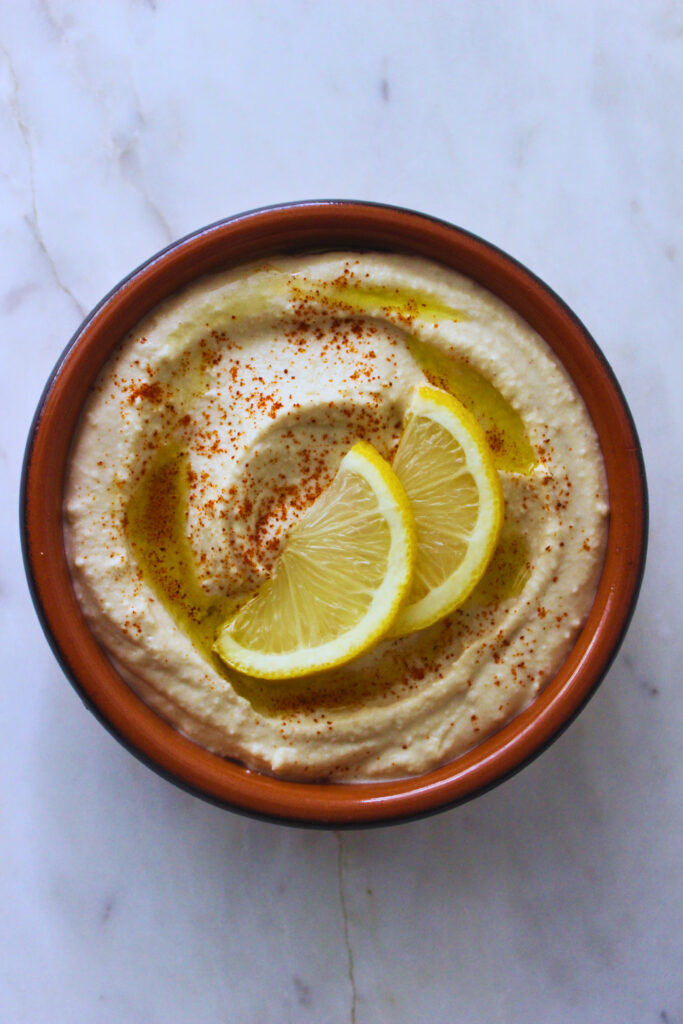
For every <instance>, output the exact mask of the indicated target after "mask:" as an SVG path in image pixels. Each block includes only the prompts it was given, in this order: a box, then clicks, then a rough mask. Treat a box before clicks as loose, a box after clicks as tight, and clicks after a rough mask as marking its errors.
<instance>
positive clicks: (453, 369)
mask: <svg viewBox="0 0 683 1024" xmlns="http://www.w3.org/2000/svg"><path fill="white" fill-rule="evenodd" d="M407 345H408V349H409V351H410V354H411V355H412V357H413V359H414V360H415V362H416V363H417V364H418V366H419V367H420V369H421V370H422V372H423V373H424V374H425V376H426V377H427V378H428V380H429V381H430V382H431V383H432V384H434V385H435V386H436V387H440V388H443V390H444V391H448V392H450V394H452V395H453V396H454V397H455V398H457V399H458V401H460V402H462V404H463V405H464V406H465V408H466V409H469V411H470V412H471V413H472V415H473V416H474V417H475V419H476V420H477V421H478V423H479V425H480V427H481V428H482V430H483V431H484V434H485V435H486V440H487V441H488V444H489V448H490V449H491V454H492V455H493V461H494V463H495V466H496V469H499V470H501V471H502V472H504V473H521V474H523V475H524V476H528V475H529V474H530V473H531V472H532V470H533V469H534V466H536V464H537V461H538V460H537V457H536V452H535V451H534V448H533V445H532V444H531V442H530V440H529V437H528V435H527V432H526V428H525V427H524V423H523V421H522V417H521V416H520V415H519V413H518V412H517V410H516V409H514V408H513V407H512V405H510V403H509V402H508V401H507V399H506V398H505V397H504V396H503V395H502V394H501V393H500V391H499V390H498V388H496V387H495V386H494V385H493V384H492V383H491V382H490V381H489V380H488V379H487V378H486V377H485V376H484V374H483V373H480V372H479V370H476V369H475V368H474V367H473V366H470V364H469V363H466V362H465V361H464V360H462V359H454V358H453V357H451V356H449V355H446V354H445V353H444V352H442V351H441V350H440V349H437V348H435V346H434V345H430V344H428V343H427V342H424V341H421V340H420V339H419V338H416V337H415V336H414V335H410V336H409V337H408V338H407Z"/></svg>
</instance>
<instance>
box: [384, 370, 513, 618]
mask: <svg viewBox="0 0 683 1024" xmlns="http://www.w3.org/2000/svg"><path fill="white" fill-rule="evenodd" d="M394 472H395V473H396V475H397V476H398V478H399V480H400V481H401V483H402V484H403V486H404V488H405V491H406V494H407V495H408V498H409V500H410V504H411V506H412V509H413V514H414V516H415V525H416V527H417V560H416V562H415V572H414V575H413V585H412V589H411V591H410V593H409V595H408V598H407V600H406V603H405V604H404V606H403V607H402V609H401V611H400V612H399V615H398V617H397V619H396V621H395V623H394V625H393V627H392V630H391V634H392V636H402V635H404V634H406V633H412V632H414V631H415V630H417V629H424V628H425V626H430V625H431V624H432V623H433V622H436V621H437V619H440V618H442V616H444V615H447V614H448V613H449V612H451V611H453V610H454V609H455V608H457V607H458V605H460V604H462V603H463V601H465V599H466V598H467V597H468V596H469V595H470V593H471V592H472V590H474V588H475V586H476V585H477V583H478V582H479V580H480V579H481V577H482V575H483V574H484V570H485V569H486V566H487V565H488V563H489V561H490V559H491V556H492V555H493V551H494V548H495V546H496V543H497V540H498V535H499V533H500V528H501V526H502V522H503V495H502V491H501V487H500V481H499V479H498V474H497V473H496V469H495V466H494V464H493V460H492V457H491V454H490V452H489V448H488V445H487V443H486V438H485V437H484V433H483V431H482V430H481V427H480V426H479V424H478V423H477V422H476V420H475V419H474V417H473V416H472V414H471V413H470V412H468V411H467V409H465V407H464V406H463V405H461V404H460V402H458V401H457V399H455V398H453V397H452V395H449V394H447V392H445V391H441V390H440V389H439V388H434V387H427V386H424V387H419V388H417V389H416V392H415V394H414V395H413V398H412V401H411V405H410V408H409V410H408V418H407V422H406V426H405V429H404V432H403V436H402V437H401V441H400V443H399V446H398V450H397V452H396V457H395V459H394Z"/></svg>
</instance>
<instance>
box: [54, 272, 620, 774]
mask: <svg viewBox="0 0 683 1024" xmlns="http://www.w3.org/2000/svg"><path fill="white" fill-rule="evenodd" d="M425 380H428V381H430V382H431V383H433V384H436V385H438V386H439V387H442V388H445V389H446V390H449V391H450V392H451V393H453V394H454V395H455V396H456V397H457V398H459V399H460V400H461V401H462V402H463V403H464V404H465V405H467V406H468V407H469V408H470V409H471V410H472V412H473V413H474V414H475V416H476V417H477V418H478V419H479V421H480V423H481V425H482V426H483V428H484V430H485V432H486V435H487V438H488V441H489V445H490V447H491V450H492V453H493V456H494V460H495V462H496V465H497V468H498V471H499V473H500V477H501V482H502V486H503V491H504V495H505V522H504V526H503V531H502V534H501V538H500V542H499V545H498V549H497V551H496V553H495V555H494V557H493V560H492V562H491V565H490V566H489V569H488V570H487V572H486V575H485V577H484V579H483V580H482V581H481V583H480V584H479V586H478V587H477V589H476V591H475V592H474V594H473V595H472V597H471V598H470V599H469V600H468V601H467V603H466V605H465V606H463V607H462V608H460V609H458V610H457V611H456V612H454V613H452V614H451V615H449V616H448V617H447V618H446V619H444V620H442V621H441V622H438V623H436V624H435V625H433V626H431V627H429V628H428V629H426V630H423V631H421V632H418V633H415V634H413V635H411V636H407V637H404V638H402V639H399V640H389V641H384V642H381V643H379V644H377V646H376V647H375V648H374V649H373V650H371V651H370V652H369V653H368V654H366V655H364V656H363V657H361V658H358V659H357V660H355V661H353V662H351V663H349V664H347V665H345V666H343V667H342V668H339V669H336V670H330V671H328V672H325V673H320V674H319V675H318V676H314V677H307V678H306V679H302V680H299V681H297V680H293V681H287V682H266V681H261V680H254V679H250V678H247V677H245V676H241V675H239V674H237V673H235V672H234V671H232V670H230V669H228V668H227V667H226V666H225V665H223V664H222V663H221V662H220V660H219V659H218V658H217V657H216V656H215V655H214V654H213V652H212V649H211V648H212V644H213V641H214V639H215V634H216V631H217V629H218V627H219V626H220V625H221V623H222V622H223V620H224V619H225V617H226V616H227V615H228V614H229V612H230V610H231V609H232V608H234V607H235V605H236V603H237V602H238V601H239V600H240V599H243V598H244V595H245V594H247V593H250V592H253V590H254V589H255V587H257V586H258V584H259V583H260V582H261V581H263V580H264V579H265V578H267V576H268V574H269V572H270V571H271V570H272V567H273V565H274V562H275V560H276V559H277V556H278V553H279V551H280V550H281V548H282V545H283V543H284V541H285V539H286V536H287V532H288V530H289V529H290V528H291V526H292V525H293V524H294V523H295V522H296V521H297V519H298V518H299V517H300V516H301V515H302V513H303V512H304V511H305V510H306V509H307V508H308V507H309V506H310V505H311V504H312V503H313V502H314V501H315V499H316V497H317V496H318V495H319V494H320V493H321V492H322V491H323V489H324V488H325V487H326V486H327V485H328V484H329V483H330V482H331V481H332V479H333V478H334V475H335V473H336V471H337V468H338V466H339V463H340V461H341V459H342V457H343V456H344V454H345V453H346V452H347V451H348V450H349V449H350V448H351V447H352V445H353V444H354V443H355V442H356V441H357V440H359V439H364V440H366V441H369V442H371V443H372V444H373V445H375V447H376V448H377V449H378V450H379V451H380V453H382V454H383V455H384V456H386V457H387V458H391V456H392V454H393V452H394V451H395V449H396V446H397V443H398V439H399V437H400V434H401V429H402V421H403V417H404V413H405V410H406V407H407V404H408V401H409V399H410V394H411V391H412V389H413V387H414V386H415V385H416V384H420V383H424V382H425ZM606 493H607V492H606V483H605V478H604V469H603V463H602V458H601V454H600V450H599V446H598V441H597V438H596V435H595V431H594V429H593V427H592V424H591V421H590V419H589V417H588V414H587V411H586V409H585V407H584V405H583V402H582V400H581V398H580V396H579V394H578V392H577V390H576V388H575V387H574V385H573V384H572V382H571V380H570V379H569V377H568V375H567V373H566V371H565V370H564V368H563V367H562V365H561V364H560V363H559V361H558V360H557V358H556V357H555V356H554V354H553V353H552V352H551V350H550V348H549V347H548V346H547V344H546V343H545V342H544V341H543V340H542V339H541V338H540V337H539V336H538V335H537V334H536V333H535V332H534V331H533V330H532V329H531V328H530V327H529V325H528V324H526V323H525V322H524V321H523V320H521V319H520V317H519V316H518V315H517V314H516V313H514V312H513V311H512V310H511V309H510V308H509V307H508V306H506V305H505V304H504V303H503V302H501V301H500V300H499V299H497V298H496V297H495V296H493V295H492V294H490V293H489V292H487V291H485V290H484V289H482V288H481V287H479V286H478V285H476V284H474V283H473V282H472V281H470V280H468V279H466V278H464V277H462V276H461V275H459V274H456V273H454V272H453V271H450V270H447V269H445V268H442V267H441V266H438V265H436V264H433V263H429V262H427V261H424V260H421V259H417V258H410V257H406V256H400V255H387V254H356V253H341V254H327V255H316V256H308V257H296V258H282V259H275V260H272V261H270V262H268V263H267V264H258V265H251V266H247V267H241V268H239V269H237V270H230V271H228V272H226V273H222V274H220V275H216V276H212V277H208V278H204V279H202V280H200V281H198V282H196V283H195V284H193V285H192V286H191V287H189V288H187V289H185V290H184V291H182V292H180V293H179V294H176V295H174V296H173V297H172V298H170V299H168V300H167V301H166V302H164V303H163V304H162V305H160V306H159V307H157V308H156V309H155V310H154V311H153V312H152V313H151V314H150V315H149V316H147V317H146V318H145V319H144V320H143V321H142V322H141V323H140V324H138V325H137V327H136V328H135V329H134V330H133V331H132V332H131V333H130V334H129V335H128V336H127V337H126V339H125V340H124V341H123V343H122V344H121V345H120V347H119V348H118V349H117V351H116V353H115V355H114V356H113V358H112V359H111V360H110V361H109V363H108V364H107V366H106V367H105V368H104V370H103V372H102V373H101V375H100V377H99V379H98V382H97V384H96V385H95V387H94V388H93V392H92V396H91V397H90V399H89V401H88V403H87V406H86V408H85V410H84V413H83V417H82V420H81V424H80V427H79V431H78V434H77V437H76V440H75V444H74V448H73V453H72V457H71V461H70V469H69V474H68V479H67V484H66V499H65V530H66V538H67V548H68V551H69V557H70V562H71V567H72V572H73V578H74V584H75V587H76V591H77V595H78V597H79V600H80V602H81V605H82V607H83V609H84V611H85V614H86V616H87V618H88V620H89V622H90V625H91V627H92V629H93V631H94V632H95V634H96V636H97V637H98V638H99V640H100V642H101V643H102V644H103V646H104V647H105V649H106V650H107V652H108V653H109V655H110V656H111V658H112V660H113V661H114V663H115V664H116V666H117V668H118V669H119V671H120V672H121V673H122V675H123V676H124V678H125V679H126V680H127V681H128V683H129V684H130V685H131V686H132V687H133V688H134V689H135V690H136V692H137V693H138V694H139V695H140V696H141V697H142V698H143V699H144V700H145V701H146V702H147V703H148V704H150V705H151V706H152V707H153V708H154V709H155V710H156V711H157V712H158V713H159V714H161V715H162V716H163V717H164V718H166V719H167V720H168V721H170V722H171V723H173V724H174V725H175V726H176V727H177V728H178V729H179V730H181V731H182V732H183V733H184V734H185V735H187V736H188V737H190V738H191V739H193V740H194V741H196V742H197V743H199V744H201V745H202V746H203V747H206V748H207V749H209V750H211V751H214V752H216V753H218V754H221V755H223V756H226V757H230V758H234V759H236V760H239V761H241V762H242V763H244V764H245V765H247V766H248V767H250V768H254V769H259V770H262V771H266V772H271V773H275V774H277V775H281V776H284V777H288V778H296V779H320V778H329V779H336V780H354V781H362V780H369V779H381V778H396V777H400V776H408V775H415V774H418V773H420V772H423V771H426V770H427V769H429V768H433V767H435V766H437V765H439V764H442V763H444V762H446V761H448V760H450V759H451V758H453V757H455V756H457V755H458V754H460V753H462V752H464V751H465V750H467V749H468V748H470V747H472V746H473V745H475V744H477V743H478V742H480V741H481V740H482V739H484V738H485V737H487V736H489V735H491V733H493V732H494V731H495V730H497V729H499V728H500V727H501V726H502V725H503V724H504V723H505V722H507V721H508V720H509V719H510V718H512V717H513V716H514V715H516V714H517V713H518V712H519V711H521V710H522V709H523V708H525V707H526V706H527V705H528V704H529V703H530V702H531V701H532V700H533V699H534V697H535V696H536V695H537V694H538V693H539V691H540V690H541V689H542V688H543V686H544V685H545V684H546V683H547V682H548V681H549V680H550V679H551V678H552V676H553V674H554V673H555V672H556V670H557V669H558V668H559V666H560V665H561V663H562V662H563V660H564V658H565V657H566V655H567V653H568V651H569V649H570V647H571V645H572V643H573V641H574V639H575V638H576V636H577V633H578V631H579V629H580V627H581V625H582V623H583V622H584V620H585V618H586V616H587V614H588V611H589V609H590V606H591V603H592V600H593V597H594V594H595V589H596V586H597V580H598V576H599V572H600V569H601V565H602V560H603V551H604V544H605V537H606V532H607V497H606Z"/></svg>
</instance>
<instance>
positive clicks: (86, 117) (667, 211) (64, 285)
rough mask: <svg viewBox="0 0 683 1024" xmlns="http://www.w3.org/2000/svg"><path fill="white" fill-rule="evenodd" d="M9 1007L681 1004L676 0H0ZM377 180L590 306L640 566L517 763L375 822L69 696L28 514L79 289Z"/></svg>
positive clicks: (457, 1014) (275, 1016) (1, 566)
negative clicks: (137, 751) (534, 745)
mask: <svg viewBox="0 0 683 1024" xmlns="http://www.w3.org/2000/svg"><path fill="white" fill-rule="evenodd" d="M0 94H1V96H2V103H1V104H0V231H1V239H2V259H1V260H0V323H1V324H2V342H1V347H0V352H1V354H2V373H1V374H0V388H1V391H2V398H1V401H2V407H3V409H4V411H5V415H4V424H3V428H2V437H1V439H0V468H1V471H2V504H1V509H0V511H1V515H2V537H3V544H2V547H1V549H0V628H1V630H2V651H3V658H2V663H3V676H4V678H3V683H2V687H1V689H0V721H2V723H3V741H2V744H0V775H1V777H2V780H3V786H2V788H1V789H0V843H1V845H2V852H1V856H0V906H1V907H2V913H1V914H0V1020H2V1021H3V1022H8V1024H17V1022H30V1024H34V1022H36V1024H38V1022H41V1024H42V1022H45V1021H50V1022H51V1024H71V1022H79V1024H81V1022H88V1024H89V1022H93V1024H115V1022H116V1024H119V1022H121V1021H125V1022H133V1024H136V1022H140V1024H154V1022H166V1021H171V1020H172V1021H174V1022H176V1024H205V1022H206V1024H208V1022H216V1021H226V1022H228V1021H239V1022H244V1024H270V1022H273V1024H282V1022H284V1024H286V1022H289V1021H292V1022H294V1021H296V1022H300V1021H308V1020H310V1021H325V1022H331V1024H337V1022H357V1024H361V1022H362V1024H366V1022H368V1024H369V1022H380V1021H381V1022H384V1021H386V1022H392V1024H403V1022H405V1024H412V1022H415V1021H434V1022H437V1024H438V1022H453V1021H462V1022H471V1021H487V1022H488V1021H491V1022H503V1024H508V1022H509V1024H521V1022H528V1021H543V1022H544V1024H574V1022H577V1021H581V1022H589V1024H590V1022H601V1024H625V1022H638V1024H644V1022H648V1024H681V1022H683V957H682V946H681V921H682V920H683V899H682V885H681V861H682V859H683V858H682V854H683V815H682V813H681V797H682V793H683V766H682V758H681V750H682V747H683V743H682V740H681V737H682V735H683V693H682V690H681V676H682V673H681V663H682V661H683V646H682V637H683V628H682V626H683V622H682V615H681V608H682V606H683V587H682V585H681V577H682V571H683V565H682V564H681V554H680V550H681V549H680V542H679V536H680V520H681V516H680V508H681V500H682V498H683V491H682V489H681V468H682V467H681V458H680V452H681V445H682V441H683V436H682V435H683V430H682V420H683V413H682V411H681V410H682V408H683V404H682V403H681V393H683V359H682V357H681V340H680V326H681V323H682V322H683V275H682V268H683V236H682V228H681V225H682V223H683V187H682V177H683V134H682V133H681V125H682V124H683V5H682V4H681V3H680V2H665V0H651V2H647V3H642V2H636V0H628V2H626V0H623V2H620V3H617V2H606V0H600V2H587V0H582V2H577V3H573V4H561V3H559V2H544V3H536V2H531V0H528V2H510V3H505V4H503V3H482V4H479V3H475V2H474V0H470V2H461V3H458V4H455V3H450V2H445V0H444V2H435V0H432V2H424V3H417V2H413V3H410V2H389V0H384V2H380V0H376V2H371V3H368V2H367V0H347V2H346V3H344V4H329V3H324V2H321V3H314V2H311V0H296V2H275V0H270V2H266V0H258V2H250V3H247V2H242V0H240V2H232V3H222V2H219V0H214V2H203V0H199V2H196V3H194V4H191V5H190V4H187V3H183V2H181V0H156V2H155V0H148V2H142V0H140V2H134V0H121V2H120V3H117V4H99V3H97V2H95V0H89V2H85V0H84V2H80V3H78V2H75V0H41V2H38V0H26V2H25V3H21V4H19V3H16V4H13V3H10V2H7V3H4V4H2V5H1V7H0ZM320 197H347V198H359V199H369V200H380V201H384V202H389V203H396V204H400V205H404V206H409V207H413V208H417V209H421V210H425V211H426V212H429V213H432V214H435V215H437V216H440V217H443V218H445V219H448V220H451V221H453V222H455V223H458V224H460V225H462V226H464V227H466V228H468V229H470V230H473V231H475V232H477V233H479V234H481V235H483V236H484V237H486V238H489V239H490V240H492V241H494V242H496V243H497V244H498V245H500V246H502V247H503V248H505V249H507V250H508V251H510V252H511V253H513V254H514V255H516V256H517V257H518V258H519V259H520V260H522V261H523V262H524V263H526V264H527V265H528V266H530V267H531V268H532V269H533V270H534V271H536V272H537V273H538V274H539V275H540V276H541V277H542V278H544V279H545V280H546V281H548V283H549V284H551V285H552V286H553V287H554V288H555V289H556V290H557V291H558V292H559V293H560V294H561V295H562V296H563V297H564V298H565V299H566V300H567V301H568V302H569V303H570V305H572V306H573V307H574V309H575V310H576V312H577V313H578V314H579V316H580V317H581V318H582V319H583V320H584V321H585V323H586V324H587V326H588V327H589V329H590V330H591V331H592V332H593V334H594V335H595V337H596V338H597V340H598V342H599V344H600V345H601V347H602V348H603V350H604V352H605V354H606V355H607V357H608V359H609V360H610V362H611V363H612V365H613V367H614V369H615V371H616V373H617V375H618V377H619V379H620V381H621V383H622V385H623V388H624V391H625V393H626V396H627V398H628V401H629V402H630V404H631V408H632V410H633V413H634V416H635V420H636V423H637V425H638V428H639V431H640V435H641V438H642V442H643V447H644V452H645V459H646V464H647V467H648V473H649V483H650V490H651V503H652V508H651V513H652V519H651V543H650V555H649V563H648V568H647V573H646V576H645V581H644V585H643V590H642V595H641V600H640V603H639V605H638V608H637V611H636V614H635V617H634V619H633V623H632V626H631V629H630V632H629V634H628V636H627V639H626V641H625V643H624V645H623V648H622V650H621V653H620V654H619V656H618V658H617V660H616V662H615V663H614V665H613V667H612V669H611V671H610V672H609V675H608V676H607V679H606V680H605V682H604V684H603V686H602V687H601V689H600V690H599V692H598V693H597V695H596V696H595V698H594V699H593V700H592V702H591V703H590V705H589V706H588V707H587V708H586V710H585V711H584V712H583V714H582V715H581V716H580V717H579V719H578V720H577V721H576V722H575V723H574V725H573V726H572V727H571V728H570V729H569V730H568V731H567V732H566V733H565V734H564V735H563V736H562V738H561V739H560V740H559V741H558V742H557V743H556V744H555V745H554V746H553V747H552V748H551V749H550V750H549V751H547V752H546V753H545V754H544V755H543V756H542V757H541V758H540V759H539V760H537V761H536V762H535V763H534V764H533V765H532V766H531V767H529V768H527V769H526V770H525V771H523V772H522V773H521V774H520V775H518V776H517V777H516V778H514V779H513V780H511V781H509V782H508V783H506V784H505V785H503V786H502V787H500V788H498V789H496V790H495V791H493V792H491V793H489V794H488V795H486V796H484V797H482V798H480V799H478V800H476V801H475V802H473V803H470V804H468V805H466V806H464V807H461V808H459V809H456V810H452V811H450V812H448V813H445V814H442V815H440V816H437V817H434V818H431V819H429V820H426V821H423V822H419V823H413V824H405V825H402V826H399V827H395V828H391V829H384V830H374V831H368V832H350V833H348V832H347V833H343V834H341V833H334V832H328V833H325V832H310V831H299V830H294V829H290V828H287V827H279V826H273V825H268V824H262V823H257V822H254V821H251V820H247V819H245V818H242V817H238V816H235V815H232V814H230V813H228V812H224V811H221V810H218V809H216V808H213V807H210V806H207V805H205V804H203V803H202V802H200V801H199V800H197V799H194V798H192V797H190V796H187V795H186V794H184V793H182V792H180V791H179V790H177V789H175V788H174V787H173V786H171V785H169V784H168V783H166V782H164V781H162V780H161V779H159V778H157V777H156V776H155V775H154V774H153V773H151V772H150V771H149V770H147V769H146V768H145V767H143V766H142V765H141V764H139V763H138V762H137V761H136V760H135V759H133V758H132V757H131V756H130V755H129V754H128V753H126V752H125V751H124V750H123V749H122V748H121V747H119V746H118V745H117V744H116V742H115V741H114V740H113V739H112V738H111V737H110V736H109V735H108V734H107V733H106V732H105V731H104V730H103V729H102V728H101V727H100V726H99V725H98V724H97V722H96V721H95V720H94V719H93V718H92V717H91V716H90V715H89V714H88V713H87V712H86V711H85V710H84V708H83V707H82V705H81V704H80V702H79V700H78V698H77V697H76V695H75V693H74V692H73V691H72V689H71V687H70V686H69V684H68V683H67V682H66V680H65V679H64V677H63V675H62V673H61V671H60V669H59V668H58V666H57V664H56V663H55V660H54V658H53V657H52V655H51V653H50V650H49V648H48V646H47V643H46V642H45V640H44V638H43V636H42V633H41V630H40V627H39V625H38V622H37V620H36V617H35V614H34V612H33V609H32V606H31V603H30V600H29V596H28V592H27V587H26V584H25V581H24V576H23V570H22V566H21V557H20V551H19V540H18V532H17V490H18V482H19V473H20V465H21V459H22V452H23V445H24V441H25V437H26V433H27V431H28V427H29V423H30V420H31V417H32V414H33V410H34V407H35V405H36V402H37V400H38V397H39V394H40V392H41V389H42V386H43V383H44V381H45V379H46V377H47V375H48V373H49V372H50V370H51V368H52V365H53V363H54V362H55V360H56V358H57V356H58V354H59V352H60V351H61V349H62V348H63V346H64V345H65V343H66V341H67V340H68V338H69V337H70V335H71V333H72V332H73V331H74V329H75V328H76V327H77V325H78V323H79V322H80V320H81V318H82V316H83V315H84V314H85V313H86V312H87V311H88V310H89V309H90V308H91V307H92V306H93V305H94V304H95V303H96V302H97V301H98V300H99V298H100V297H101V296H102V295H103V294H104V293H105V292H106V291H108V289H109V288H110V287H111V286H112V285H113V284H114V283H115V282H116V281H118V280H119V279H120V278H121V277H122V276H123V275H124V274H125V273H126V272H127V271H128V270H129V269H130V268H132V267H133V266H135V265H137V264H138V263H139V262H141V261H142V260H144V259H145V258H146V257H148V256H149V255H151V254H152V253H153V252H155V251H156V250H158V249H160V248H161V247H163V246H164V245H165V244H167V243H168V242H169V241H171V240H172V239H174V238H177V237H179V236H181V235H183V234H185V233H186V232H188V231H191V230H193V229H194V228H197V227H199V226H201V225H202V224H205V223H208V222H210V221H213V220H216V219H218V218H220V217H222V216H227V215H229V214H232V213H236V212H239V211H241V210H245V209H249V208H251V207H255V206H260V205H264V204H268V203H273V202H278V201H284V200H293V199H303V198H320Z"/></svg>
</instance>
